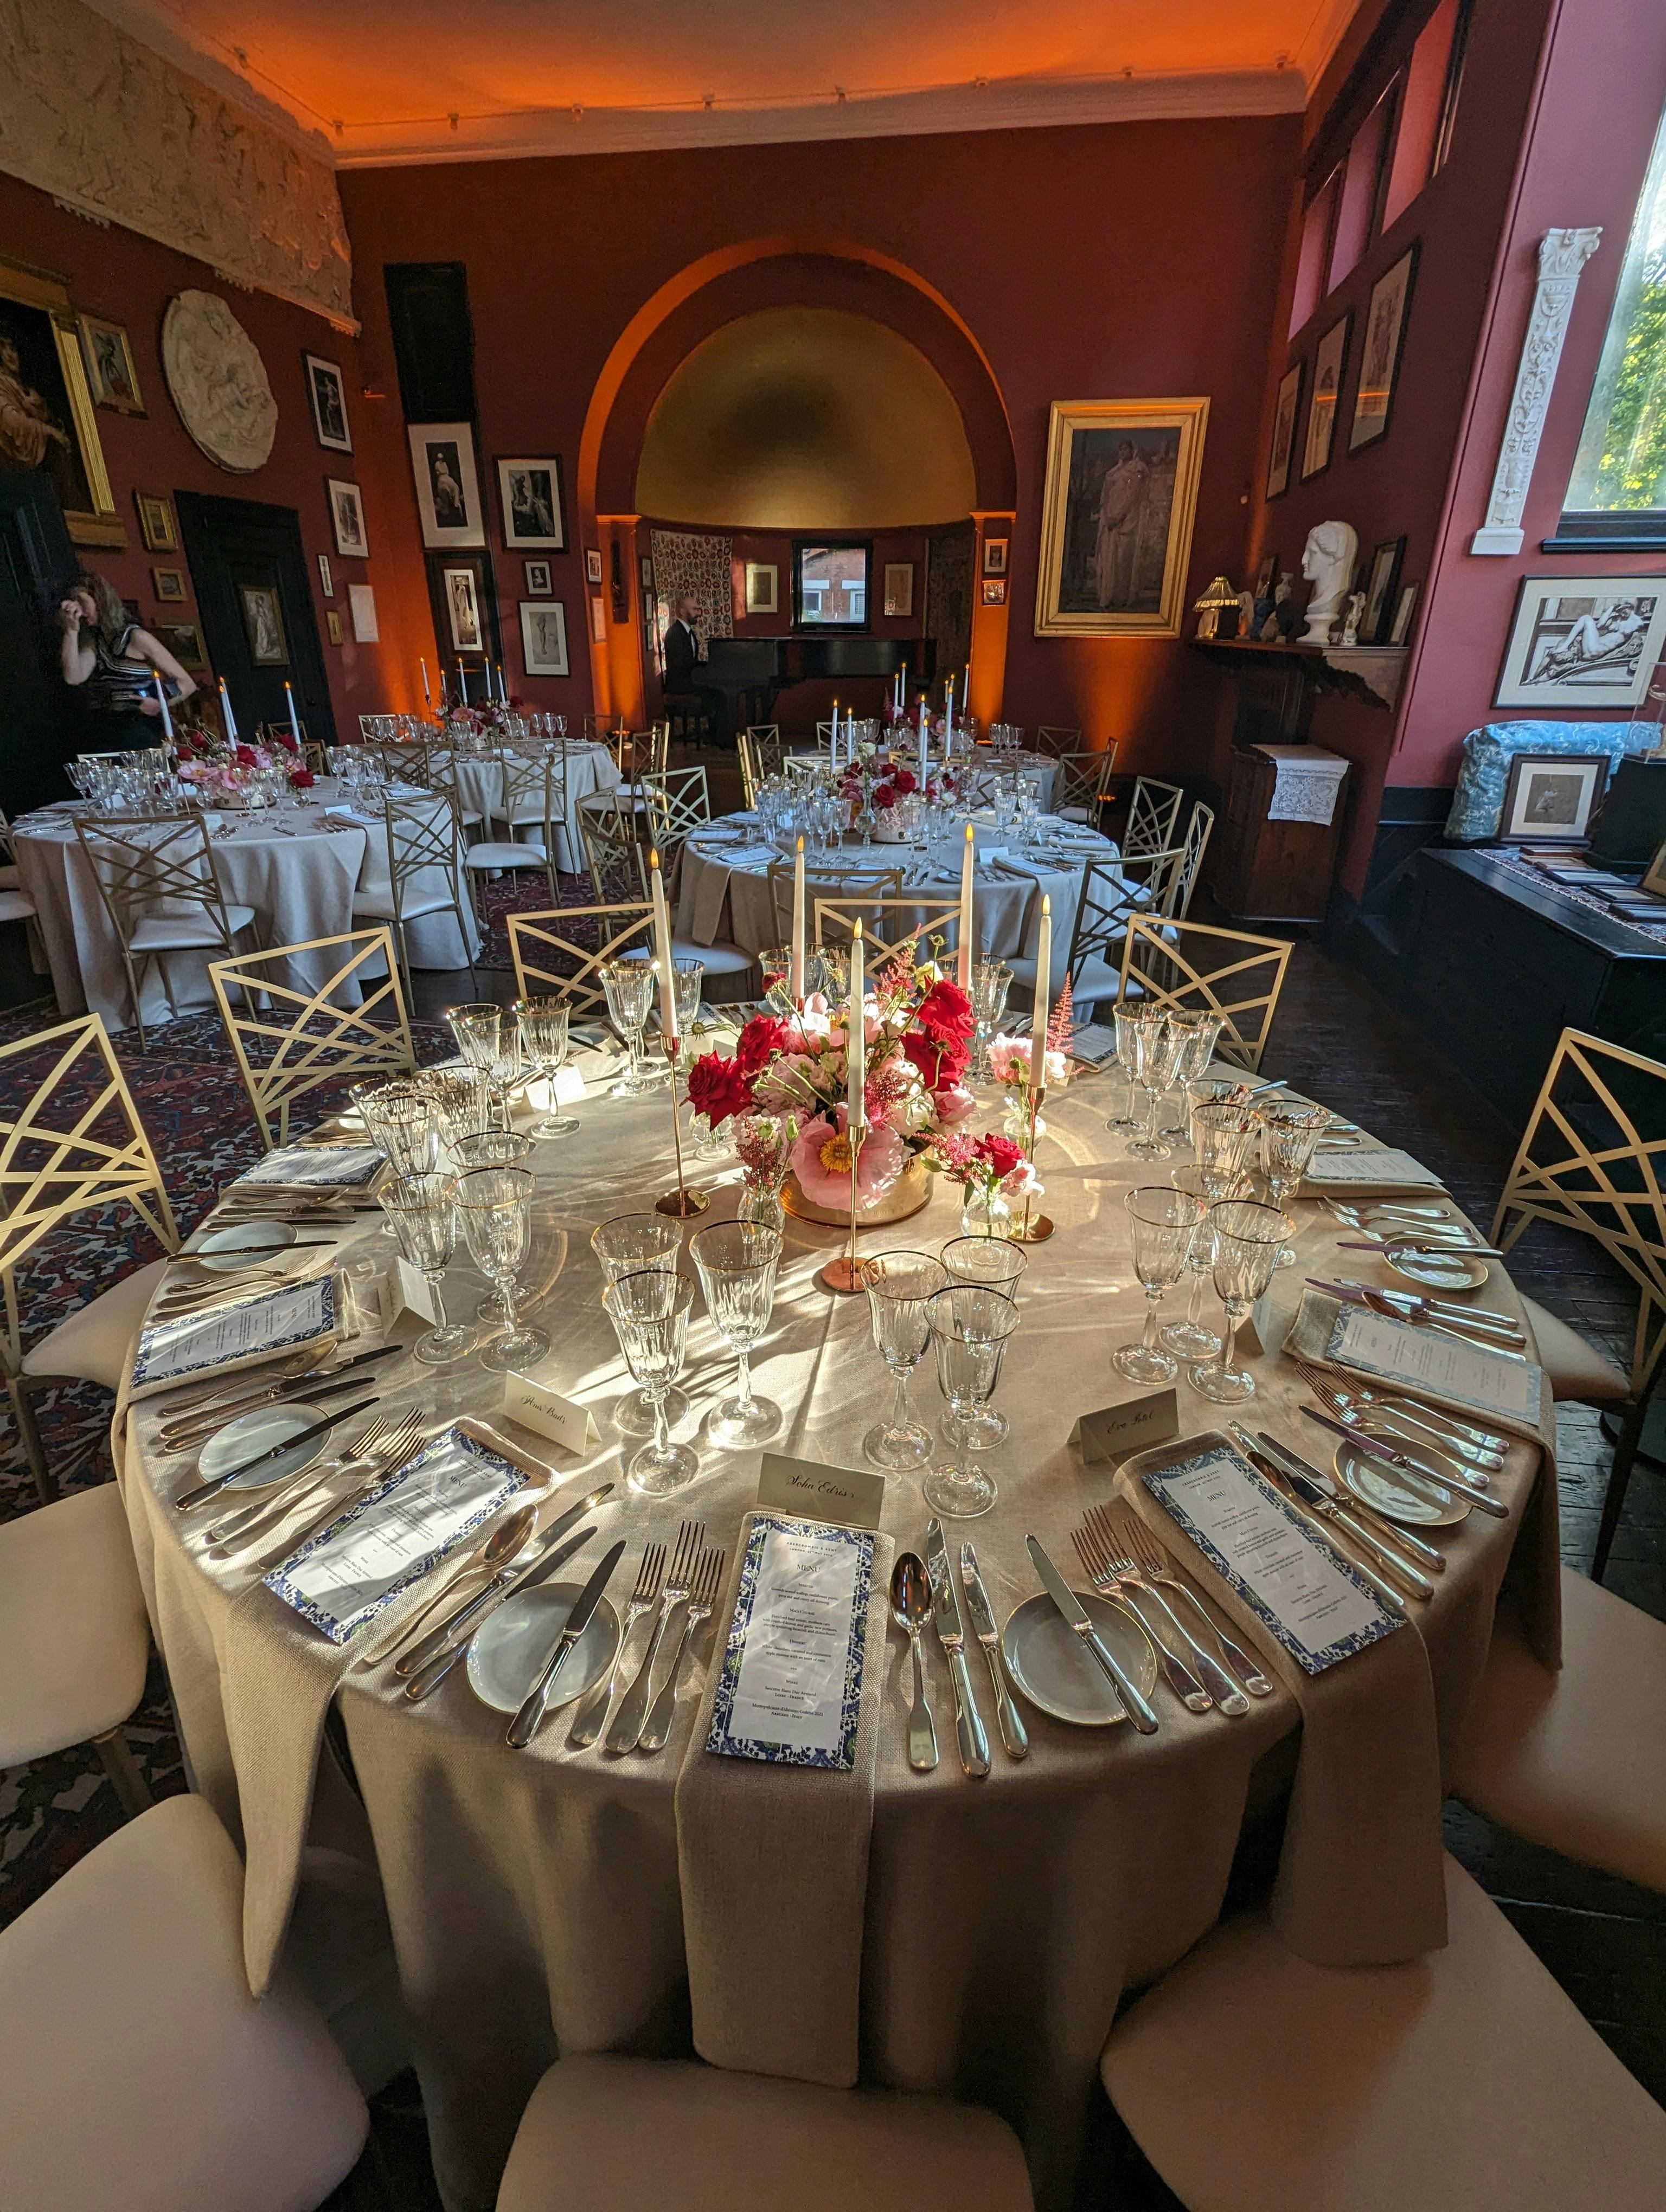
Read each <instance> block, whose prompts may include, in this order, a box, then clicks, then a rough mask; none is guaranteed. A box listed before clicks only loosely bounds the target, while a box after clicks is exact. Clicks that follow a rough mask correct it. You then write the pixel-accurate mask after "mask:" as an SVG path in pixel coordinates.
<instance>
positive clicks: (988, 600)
mask: <svg viewBox="0 0 1666 2212" xmlns="http://www.w3.org/2000/svg"><path fill="white" fill-rule="evenodd" d="M983 604H984V605H985V606H986V607H1004V606H1005V605H1006V577H1005V576H986V577H985V578H984V579H983Z"/></svg>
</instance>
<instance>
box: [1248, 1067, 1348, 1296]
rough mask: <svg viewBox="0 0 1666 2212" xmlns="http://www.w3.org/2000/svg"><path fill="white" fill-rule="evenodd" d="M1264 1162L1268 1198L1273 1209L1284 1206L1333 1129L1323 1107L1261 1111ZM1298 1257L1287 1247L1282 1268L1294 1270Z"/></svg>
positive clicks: (1287, 1106) (1294, 1193)
mask: <svg viewBox="0 0 1666 2212" xmlns="http://www.w3.org/2000/svg"><path fill="white" fill-rule="evenodd" d="M1258 1118H1259V1120H1260V1122H1261V1129H1262V1160H1263V1163H1264V1164H1265V1166H1266V1169H1267V1194H1268V1197H1269V1198H1270V1199H1271V1200H1272V1201H1273V1203H1274V1206H1286V1205H1287V1204H1288V1203H1289V1201H1290V1200H1292V1198H1294V1196H1295V1195H1296V1193H1297V1192H1298V1190H1299V1189H1300V1188H1301V1185H1302V1177H1303V1176H1304V1175H1305V1174H1306V1173H1307V1171H1308V1170H1309V1169H1310V1167H1311V1166H1312V1164H1313V1155H1314V1154H1315V1152H1317V1151H1318V1149H1319V1139H1320V1138H1321V1137H1322V1136H1323V1134H1324V1133H1325V1131H1326V1130H1327V1129H1328V1128H1329V1127H1330V1115H1329V1114H1328V1113H1327V1112H1326V1110H1325V1109H1324V1108H1323V1107H1322V1106H1292V1105H1289V1104H1284V1103H1281V1104H1280V1105H1277V1106H1264V1107H1262V1108H1261V1109H1259V1115H1258ZM1295 1264H1296V1255H1295V1253H1294V1252H1293V1251H1292V1249H1291V1248H1290V1246H1289V1245H1288V1244H1286V1246H1285V1248H1284V1249H1283V1250H1282V1251H1281V1252H1280V1255H1279V1265H1280V1267H1294V1266H1295Z"/></svg>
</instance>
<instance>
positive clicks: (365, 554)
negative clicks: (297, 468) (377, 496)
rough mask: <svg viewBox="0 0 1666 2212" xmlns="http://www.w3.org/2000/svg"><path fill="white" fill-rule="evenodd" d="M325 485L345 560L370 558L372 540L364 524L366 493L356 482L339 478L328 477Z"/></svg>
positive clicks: (333, 523) (331, 517)
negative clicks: (347, 481) (346, 481)
mask: <svg viewBox="0 0 1666 2212" xmlns="http://www.w3.org/2000/svg"><path fill="white" fill-rule="evenodd" d="M324 488H325V491H326V492H327V493H328V494H329V495H330V520H331V525H332V526H333V527H334V529H335V533H336V550H337V553H338V554H340V555H341V556H343V557H344V559H351V560H356V561H365V560H368V558H369V556H370V540H369V538H368V536H367V535H366V533H365V527H364V494H363V493H362V491H361V490H360V489H359V488H358V486H357V484H356V483H343V482H342V481H341V480H340V479H339V478H338V477H325V479H324Z"/></svg>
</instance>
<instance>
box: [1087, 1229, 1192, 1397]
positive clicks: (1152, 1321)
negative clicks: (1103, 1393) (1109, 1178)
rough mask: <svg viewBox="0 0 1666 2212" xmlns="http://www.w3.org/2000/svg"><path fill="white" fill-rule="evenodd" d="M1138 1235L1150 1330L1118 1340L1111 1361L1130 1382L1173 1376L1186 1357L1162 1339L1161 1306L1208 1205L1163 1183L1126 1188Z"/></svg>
mask: <svg viewBox="0 0 1666 2212" xmlns="http://www.w3.org/2000/svg"><path fill="white" fill-rule="evenodd" d="M1122 1203H1123V1204H1124V1206H1127V1208H1128V1224H1129V1226H1130V1228H1131V1230H1132V1231H1133V1238H1134V1273H1135V1274H1136V1275H1138V1276H1139V1278H1140V1283H1141V1285H1142V1286H1143V1287H1144V1290H1145V1293H1146V1327H1145V1333H1144V1334H1143V1335H1142V1336H1141V1338H1140V1341H1139V1343H1138V1344H1122V1345H1118V1346H1117V1347H1116V1351H1115V1352H1112V1353H1111V1355H1110V1364H1111V1365H1112V1366H1113V1367H1114V1368H1115V1369H1116V1371H1117V1373H1118V1374H1119V1375H1125V1376H1127V1377H1128V1381H1129V1382H1130V1383H1172V1382H1173V1380H1174V1378H1175V1376H1177V1374H1178V1373H1179V1372H1180V1363H1179V1362H1178V1360H1177V1359H1176V1358H1174V1356H1173V1354H1172V1353H1170V1352H1165V1351H1164V1349H1163V1347H1162V1346H1161V1344H1160V1343H1159V1342H1158V1332H1157V1309H1158V1306H1159V1305H1160V1304H1162V1302H1163V1293H1164V1291H1166V1290H1168V1289H1170V1287H1171V1286H1172V1285H1174V1284H1175V1283H1177V1281H1178V1280H1179V1279H1180V1275H1181V1272H1182V1270H1183V1267H1185V1264H1186V1255H1187V1253H1188V1251H1189V1249H1190V1246H1191V1243H1192V1238H1193V1237H1194V1236H1195V1233H1196V1230H1197V1225H1198V1224H1199V1222H1200V1221H1201V1220H1202V1219H1203V1217H1204V1214H1205V1212H1207V1208H1206V1207H1205V1206H1204V1203H1203V1200H1201V1198H1198V1197H1195V1195H1194V1194H1192V1193H1191V1192H1190V1191H1188V1190H1173V1189H1164V1188H1162V1187H1161V1186H1160V1185H1158V1186H1154V1187H1152V1188H1147V1189H1145V1190H1130V1191H1128V1192H1125V1193H1124V1194H1123V1199H1122Z"/></svg>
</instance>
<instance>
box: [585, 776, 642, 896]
mask: <svg viewBox="0 0 1666 2212" xmlns="http://www.w3.org/2000/svg"><path fill="white" fill-rule="evenodd" d="M578 813H579V838H580V842H581V843H582V845H583V847H584V857H585V861H586V864H587V866H588V868H589V870H590V883H591V887H592V889H593V890H594V892H595V894H596V899H597V902H598V904H599V905H606V904H607V903H608V902H610V901H613V902H617V901H618V900H619V899H620V898H621V897H623V898H624V899H627V900H629V899H633V898H646V897H647V896H648V856H647V854H645V853H644V851H643V849H642V841H641V832H640V830H639V829H638V827H637V824H638V821H639V819H640V818H641V817H639V816H638V815H637V812H636V810H635V805H634V804H632V803H630V801H629V799H627V798H624V797H622V796H621V793H620V791H619V789H618V788H617V787H615V788H614V789H613V790H611V791H598V792H593V793H591V794H590V795H589V796H588V797H587V799H585V802H584V804H583V805H581V807H580V808H579V810H578Z"/></svg>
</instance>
